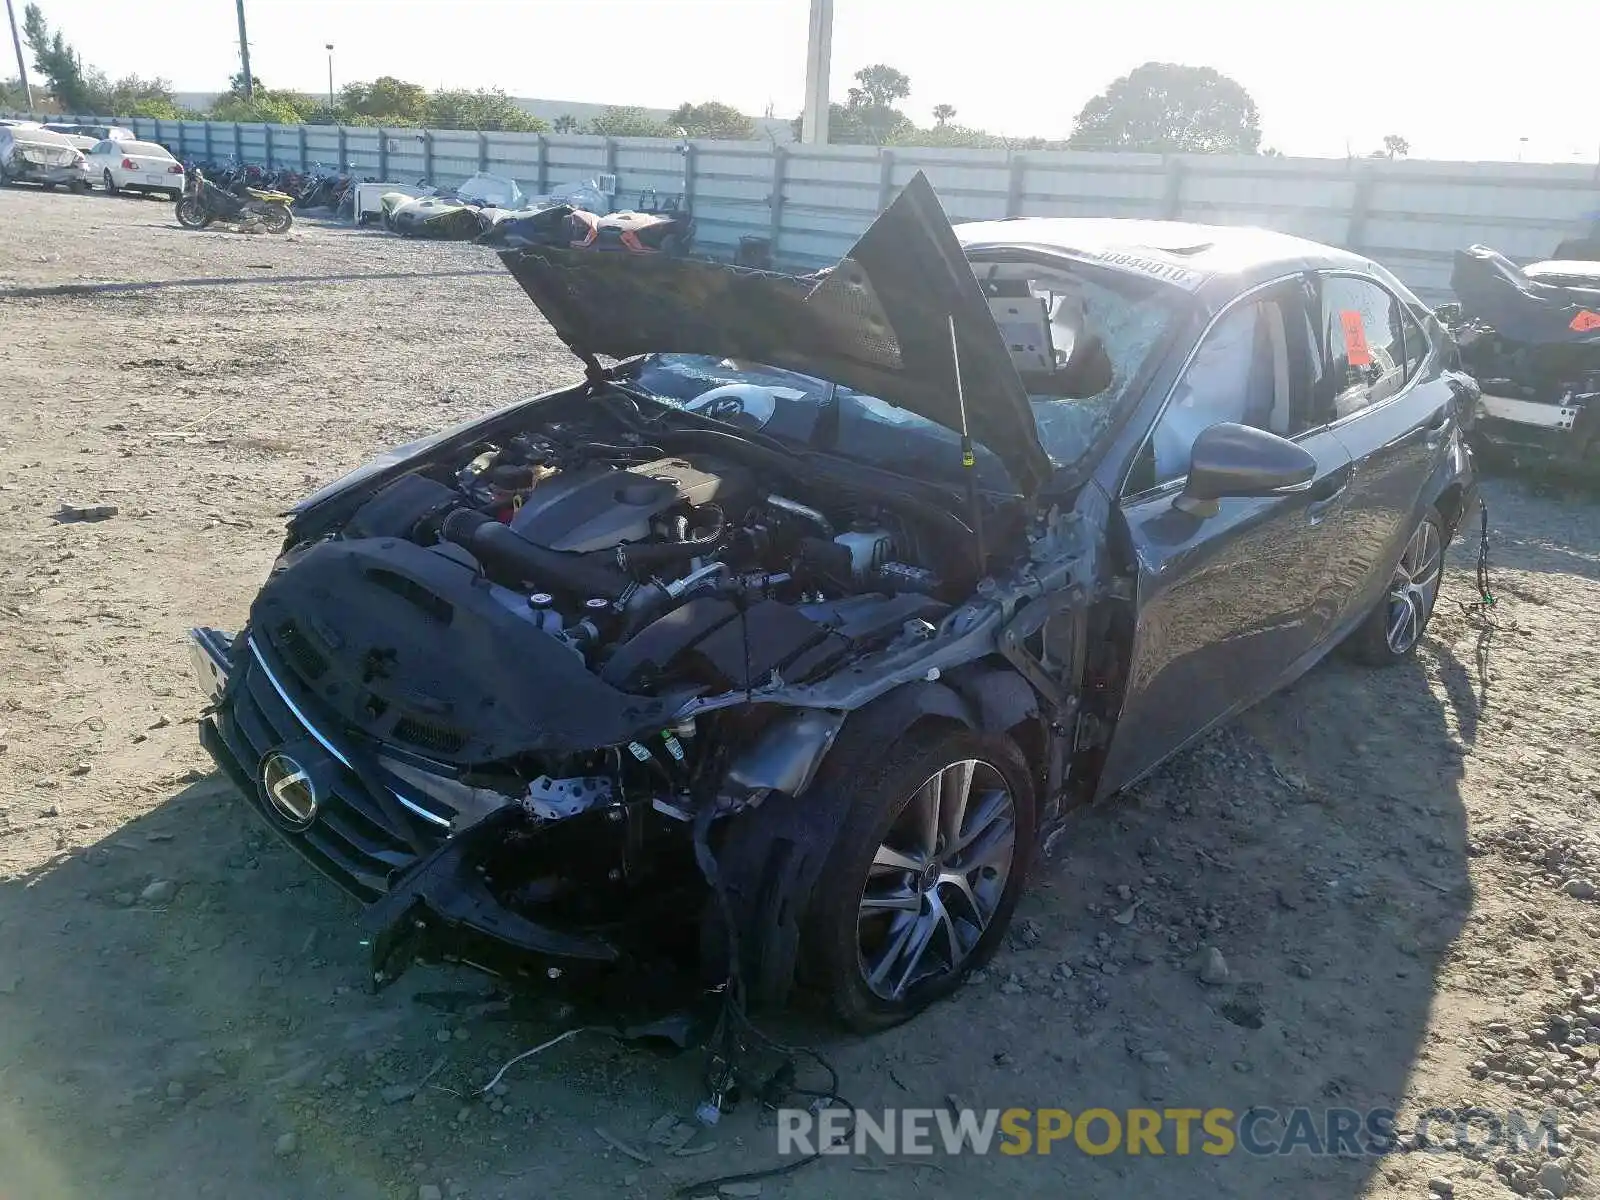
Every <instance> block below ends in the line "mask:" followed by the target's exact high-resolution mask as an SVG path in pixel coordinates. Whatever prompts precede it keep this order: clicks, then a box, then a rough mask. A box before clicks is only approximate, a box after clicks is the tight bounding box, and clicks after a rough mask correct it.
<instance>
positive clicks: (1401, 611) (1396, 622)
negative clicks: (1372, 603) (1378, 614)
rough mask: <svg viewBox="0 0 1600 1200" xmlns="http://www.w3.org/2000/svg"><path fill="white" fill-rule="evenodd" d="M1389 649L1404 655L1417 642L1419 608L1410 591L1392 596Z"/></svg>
mask: <svg viewBox="0 0 1600 1200" xmlns="http://www.w3.org/2000/svg"><path fill="white" fill-rule="evenodd" d="M1390 604H1391V611H1390V616H1389V649H1391V650H1393V651H1394V652H1395V653H1396V654H1403V653H1404V652H1405V651H1407V650H1409V649H1410V648H1411V643H1412V642H1413V641H1415V640H1416V624H1417V606H1416V601H1415V600H1413V599H1412V598H1411V593H1410V591H1409V589H1408V590H1405V591H1400V592H1394V593H1391V594H1390Z"/></svg>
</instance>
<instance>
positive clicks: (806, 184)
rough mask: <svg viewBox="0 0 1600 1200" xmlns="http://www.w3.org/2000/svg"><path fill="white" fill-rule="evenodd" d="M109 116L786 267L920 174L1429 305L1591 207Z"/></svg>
mask: <svg viewBox="0 0 1600 1200" xmlns="http://www.w3.org/2000/svg"><path fill="white" fill-rule="evenodd" d="M55 119H57V120H61V119H63V118H55ZM74 119H77V120H83V121H89V120H93V121H95V122H97V123H106V122H107V121H109V120H110V119H109V118H89V117H81V118H74ZM120 123H121V124H124V125H130V126H132V127H133V128H134V130H135V131H136V132H137V133H138V134H139V136H140V137H144V138H149V139H152V140H155V141H160V142H165V143H166V144H168V145H169V146H171V147H172V148H173V149H174V150H175V151H178V152H179V153H180V154H181V155H183V156H184V157H189V158H194V159H197V160H200V161H217V160H224V159H227V158H228V157H229V156H230V155H236V156H238V157H239V158H241V159H243V160H245V161H249V162H260V163H271V164H273V165H275V166H283V167H295V168H304V167H309V166H311V165H313V164H316V163H319V162H320V163H324V164H327V165H330V166H332V165H334V164H338V163H351V164H354V167H355V171H356V173H357V174H358V175H361V176H363V177H366V176H372V177H375V178H384V179H387V180H392V181H398V182H415V181H416V180H418V179H421V178H428V179H430V180H432V181H434V182H437V183H452V182H459V181H460V180H461V179H462V178H464V177H465V176H467V175H469V174H471V173H472V172H473V171H475V170H480V169H481V170H487V171H492V172H494V173H497V174H502V175H510V176H512V177H513V178H515V179H516V180H517V181H518V182H519V183H520V184H521V185H522V187H523V189H524V190H525V191H527V192H530V193H538V192H541V191H545V190H547V189H548V188H549V187H551V186H554V185H556V184H562V183H573V182H581V181H582V180H584V179H587V178H589V177H590V176H593V175H595V174H598V173H600V172H610V173H613V174H615V175H616V176H617V178H618V196H617V199H618V203H619V204H631V203H633V202H635V200H636V198H637V197H638V195H639V193H640V192H641V191H642V190H643V189H645V188H652V187H653V188H656V189H657V190H658V191H659V192H661V193H662V194H667V193H672V192H684V193H685V194H686V196H687V198H688V200H689V203H690V206H691V207H692V209H693V211H694V213H695V215H696V217H697V218H698V221H699V227H700V234H699V246H700V248H701V249H702V250H703V251H704V252H706V253H709V254H715V255H729V254H731V253H732V251H733V249H734V247H736V246H737V245H738V241H739V238H740V237H741V236H745V235H757V236H761V237H770V238H772V239H773V240H774V245H775V250H776V254H777V258H778V261H779V262H780V263H781V264H784V265H788V266H795V267H812V266H820V265H823V264H825V263H829V262H833V261H835V260H837V259H838V257H839V256H840V255H841V254H843V253H844V251H845V250H847V249H848V248H849V246H850V244H851V242H852V240H853V239H854V238H855V237H856V235H858V234H859V233H860V232H861V231H862V230H863V229H865V228H866V226H867V224H868V222H869V221H870V220H871V219H872V217H873V215H874V214H875V213H876V212H878V211H879V210H880V209H881V208H882V207H883V206H884V205H885V204H887V203H888V202H889V200H890V199H892V198H893V196H894V195H895V193H896V190H897V189H898V188H899V187H900V186H901V185H902V184H904V183H905V182H906V181H907V180H908V179H910V178H911V176H912V175H913V174H914V173H915V172H917V171H919V170H920V171H925V172H926V173H927V174H928V177H929V178H930V179H931V180H932V182H933V185H934V187H935V188H936V189H937V190H938V192H939V195H940V196H941V197H942V199H943V200H944V204H945V207H946V209H947V211H948V212H949V213H950V216H951V217H952V219H954V220H963V219H965V220H977V219H985V218H997V217H1011V216H1047V215H1050V216H1078V215H1082V216H1090V215H1093V216H1113V217H1167V218H1179V219H1184V220H1192V221H1203V222H1212V223H1218V224H1227V225H1263V226H1267V227H1269V228H1272V229H1279V230H1283V231H1285V232H1289V233H1296V234H1300V235H1302V236H1305V237H1310V238H1314V239H1316V240H1318V241H1324V242H1330V243H1333V244H1335V245H1339V246H1345V247H1348V248H1350V249H1353V250H1357V251H1359V252H1361V253H1364V254H1367V255H1370V256H1372V257H1374V258H1377V259H1379V260H1380V261H1382V262H1383V263H1385V264H1386V265H1387V266H1388V267H1389V268H1390V269H1391V270H1393V271H1394V272H1395V273H1396V274H1398V275H1399V276H1400V277H1401V278H1402V279H1404V280H1406V281H1407V282H1408V283H1409V284H1410V285H1411V286H1412V287H1413V288H1415V289H1416V290H1417V292H1418V293H1419V294H1421V295H1422V296H1423V298H1424V299H1428V300H1431V301H1439V300H1442V299H1445V298H1447V297H1448V295H1449V273H1450V255H1451V252H1452V251H1454V250H1456V249H1458V248H1460V247H1464V246H1468V245H1471V244H1472V243H1474V242H1481V243H1484V244H1487V245H1490V246H1493V247H1495V248H1496V249H1498V250H1500V251H1501V252H1503V253H1505V254H1507V255H1509V256H1510V257H1512V258H1514V259H1518V260H1519V261H1531V260H1534V259H1538V258H1543V257H1547V256H1548V255H1549V254H1550V253H1551V252H1552V251H1553V250H1554V249H1555V245H1556V243H1557V242H1558V241H1559V240H1560V239H1561V238H1562V237H1568V236H1573V235H1575V234H1578V233H1580V232H1582V231H1583V229H1584V227H1585V225H1586V224H1587V222H1588V221H1590V220H1593V219H1595V216H1596V214H1597V213H1600V172H1597V170H1596V168H1595V167H1592V166H1581V165H1565V164H1539V163H1527V164H1523V163H1449V162H1425V161H1415V162H1412V161H1405V160H1400V161H1389V160H1387V159H1349V160H1345V159H1297V158H1265V157H1259V156H1250V157H1243V156H1241V157H1221V156H1209V155H1181V156H1162V155H1149V154H1093V153H1076V152H1071V151H1054V150H1052V151H1005V150H936V149H917V148H901V147H893V148H881V149H880V148H878V147H871V146H802V145H782V144H774V143H773V142H772V141H759V142H719V141H701V140H693V141H689V142H676V141H670V140H669V141H663V140H654V139H649V138H601V137H594V136H587V135H556V134H543V135H541V134H517V133H487V134H478V133H471V132H462V131H459V130H448V131H447V130H439V131H429V130H417V129H389V130H379V129H371V128H362V127H345V128H340V127H335V126H327V125H277V126H266V125H233V124H226V123H217V122H205V121H152V120H143V119H137V118H134V119H126V120H122V121H121V122H120Z"/></svg>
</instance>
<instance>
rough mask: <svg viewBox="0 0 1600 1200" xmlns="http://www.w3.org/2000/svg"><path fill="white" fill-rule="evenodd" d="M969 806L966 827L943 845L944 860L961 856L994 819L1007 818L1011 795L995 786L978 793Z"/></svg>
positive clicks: (985, 831) (988, 827)
mask: <svg viewBox="0 0 1600 1200" xmlns="http://www.w3.org/2000/svg"><path fill="white" fill-rule="evenodd" d="M970 807H971V811H972V815H971V816H970V817H969V818H968V819H967V823H966V824H967V827H966V829H965V830H964V831H962V834H961V836H960V837H958V838H956V839H955V840H954V841H952V842H951V843H950V844H949V845H948V846H947V847H945V853H944V857H945V860H946V861H949V860H951V859H954V858H957V857H959V856H962V855H963V853H964V852H965V850H966V849H967V847H968V846H970V845H972V844H973V843H974V842H976V841H977V840H978V839H979V838H981V837H982V836H983V835H984V834H985V833H987V832H988V831H989V829H990V828H991V827H992V826H993V825H994V823H995V822H996V821H1002V820H1009V818H1010V814H1011V796H1010V793H1008V792H1006V791H1005V790H1004V789H1003V788H995V789H994V790H993V791H988V792H984V793H983V794H982V795H980V796H979V797H978V799H977V802H976V803H975V804H973V805H971V806H970Z"/></svg>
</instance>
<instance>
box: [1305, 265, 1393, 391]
mask: <svg viewBox="0 0 1600 1200" xmlns="http://www.w3.org/2000/svg"><path fill="white" fill-rule="evenodd" d="M1404 321H1405V309H1404V308H1403V307H1402V306H1401V304H1400V302H1399V301H1398V300H1396V299H1395V298H1394V297H1393V296H1392V295H1390V294H1389V292H1388V291H1387V290H1385V289H1384V288H1382V287H1379V286H1378V285H1377V284H1376V283H1373V282H1371V281H1370V280H1366V279H1359V278H1356V277H1354V276H1350V275H1329V276H1325V277H1324V278H1323V282H1322V346H1323V361H1324V363H1325V364H1326V367H1327V374H1326V376H1325V378H1324V380H1323V388H1324V392H1323V397H1322V398H1323V400H1324V407H1325V411H1326V413H1327V418H1328V419H1329V420H1331V421H1337V420H1339V419H1341V418H1343V417H1348V416H1350V415H1351V414H1352V413H1356V412H1360V411H1361V410H1362V409H1363V408H1366V407H1367V406H1368V405H1372V404H1379V403H1381V402H1382V401H1384V400H1387V399H1388V398H1389V397H1390V396H1393V395H1394V394H1395V393H1396V392H1398V391H1399V390H1400V389H1401V388H1403V387H1404V386H1405V382H1406V355H1405V334H1404Z"/></svg>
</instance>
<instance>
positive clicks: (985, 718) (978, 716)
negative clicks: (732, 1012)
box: [701, 668, 1037, 1007]
mask: <svg viewBox="0 0 1600 1200" xmlns="http://www.w3.org/2000/svg"><path fill="white" fill-rule="evenodd" d="M1007 678H1009V679H1010V680H1012V681H1013V683H1012V684H1007V683H1005V682H1004V680H1005V679H1007ZM959 685H960V686H961V687H962V689H963V691H965V692H967V695H963V694H962V692H958V691H957V690H956V688H955V687H952V686H949V685H947V684H945V683H942V682H918V683H911V684H907V685H906V686H904V687H900V688H896V689H895V690H894V691H892V692H890V693H888V694H887V695H885V696H881V697H879V698H878V699H877V700H874V701H873V702H872V703H871V704H868V705H867V706H866V707H864V708H862V709H859V710H858V711H856V712H854V713H852V714H850V716H849V718H848V719H847V720H846V721H845V723H844V725H843V727H842V728H841V729H840V731H839V734H838V736H837V737H836V738H834V739H833V741H832V743H831V745H830V746H829V747H827V748H825V750H824V752H823V753H824V754H825V757H824V758H823V760H822V763H821V766H820V767H819V768H817V770H816V772H815V775H814V777H813V782H812V784H811V786H809V787H807V788H806V789H805V790H804V791H803V792H801V793H800V794H799V795H788V794H785V793H780V792H774V793H773V794H771V795H769V796H768V797H767V798H766V799H765V800H763V801H762V802H761V803H760V804H759V805H757V806H756V807H754V808H751V809H748V810H746V811H744V812H742V813H740V814H738V815H737V816H735V817H733V818H732V819H730V820H728V821H726V822H724V828H723V836H722V839H721V842H720V844H719V845H718V846H717V847H716V856H717V865H718V869H719V872H720V874H721V876H722V881H723V886H724V887H725V888H726V889H727V891H728V898H729V901H730V903H731V905H732V909H733V912H734V913H736V914H738V915H739V918H740V929H739V945H740V952H741V959H742V963H741V967H742V971H743V975H744V984H745V991H746V996H747V998H748V1000H749V1002H750V1003H751V1004H752V1005H766V1006H772V1007H777V1006H779V1005H782V1004H783V1003H784V1001H785V1000H786V999H787V998H788V995H789V993H790V991H791V990H792V988H793V986H794V978H795V968H796V965H797V963H798V962H799V957H800V934H801V930H802V928H803V926H804V923H805V917H806V912H807V910H808V908H809V902H810V898H811V892H812V889H813V888H814V887H815V886H816V881H817V877H818V876H819V875H820V874H821V872H822V868H823V864H824V863H825V862H826V860H827V857H828V853H829V852H830V851H831V850H832V848H833V844H834V841H835V839H837V837H838V836H839V830H840V829H841V828H842V826H843V825H844V821H845V816H846V814H847V813H848V812H849V809H850V803H851V801H852V800H853V799H854V792H853V791H852V790H851V789H850V788H849V787H843V786H829V785H830V784H833V783H837V782H838V775H837V772H838V770H840V769H842V767H841V766H840V765H841V764H847V763H851V762H858V761H860V759H859V756H860V755H862V754H865V753H869V752H870V751H871V748H872V747H882V746H887V745H889V744H891V743H893V742H895V741H897V740H899V739H900V738H901V737H903V736H904V735H905V733H906V731H907V730H909V729H910V728H911V727H912V726H913V725H915V724H917V723H918V722H920V721H922V720H924V719H926V718H929V717H936V718H941V719H944V720H948V721H956V722H959V723H960V724H962V725H965V726H967V727H969V728H972V729H988V730H1003V729H1008V728H1011V727H1012V726H1013V725H1015V724H1016V723H1017V721H1019V720H1022V719H1024V718H1025V717H1026V716H1027V715H1028V712H1029V711H1030V710H1031V711H1034V712H1036V711H1037V706H1036V705H1035V704H1034V703H1033V694H1032V691H1031V689H1029V688H1028V686H1027V684H1026V683H1024V682H1023V681H1022V679H1021V678H1019V677H1018V676H1017V675H1016V674H1015V673H1014V672H1011V671H1009V670H1006V669H1002V668H996V669H993V670H983V671H979V672H971V673H967V674H964V675H963V676H962V677H961V678H960V680H959ZM1018 689H1020V691H1019V690H1018ZM968 696H971V697H972V699H969V698H968ZM830 768H833V769H832V770H830ZM701 951H702V953H701V961H702V962H703V963H704V964H705V968H706V970H707V972H708V974H710V975H711V976H713V977H715V979H716V980H720V979H721V977H722V974H723V964H725V963H726V962H727V940H726V934H725V931H724V930H723V929H722V921H721V918H720V916H719V915H718V911H717V907H716V904H715V900H714V898H708V901H707V907H706V912H705V915H704V916H703V918H702V920H701Z"/></svg>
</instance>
